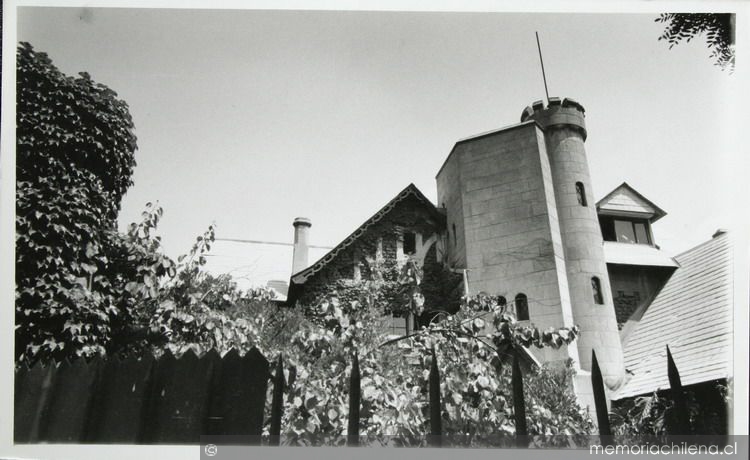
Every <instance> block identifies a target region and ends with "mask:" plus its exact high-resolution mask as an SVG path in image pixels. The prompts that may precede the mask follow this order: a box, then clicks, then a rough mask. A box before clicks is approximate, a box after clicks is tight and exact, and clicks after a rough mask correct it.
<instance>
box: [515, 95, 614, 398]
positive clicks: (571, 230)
mask: <svg viewBox="0 0 750 460" xmlns="http://www.w3.org/2000/svg"><path fill="white" fill-rule="evenodd" d="M527 120H534V121H536V122H537V123H538V124H539V125H540V127H541V128H542V130H544V137H545V143H546V147H547V156H548V158H549V162H550V167H551V168H552V181H553V184H554V189H555V202H556V204H557V215H558V220H559V224H560V232H561V237H562V243H563V250H564V254H565V268H566V272H567V277H568V288H569V290H570V301H571V305H572V309H573V319H574V321H575V323H576V324H577V325H579V326H580V328H581V335H580V337H579V338H578V340H577V345H578V355H579V357H580V359H581V361H580V363H581V367H582V368H583V369H586V370H591V351H592V349H593V350H596V354H597V360H598V361H599V365H600V367H601V369H602V374H603V376H604V378H605V380H606V381H607V384H608V386H610V387H616V386H617V385H618V384H619V380H620V379H621V378H622V376H623V372H624V364H623V357H622V346H621V343H620V336H619V331H618V329H617V319H616V315H615V309H614V304H613V301H612V291H611V289H610V286H609V275H608V274H607V264H606V261H605V258H604V250H603V240H602V234H601V229H600V227H599V219H598V217H597V213H596V206H595V204H594V203H595V200H594V197H593V195H592V187H591V176H590V174H589V166H588V160H587V158H586V150H585V149H584V141H585V140H586V123H585V119H584V109H583V107H582V106H581V105H580V104H579V103H577V102H576V101H574V100H572V99H564V100H562V101H561V100H560V99H558V98H550V100H549V106H548V107H546V108H545V107H544V106H543V103H542V102H541V101H538V102H536V103H535V104H534V105H533V106H532V107H527V108H526V110H524V112H523V114H522V115H521V121H522V122H523V121H527Z"/></svg>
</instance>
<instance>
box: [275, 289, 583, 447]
mask: <svg viewBox="0 0 750 460" xmlns="http://www.w3.org/2000/svg"><path fill="white" fill-rule="evenodd" d="M362 284H363V285H364V286H359V289H360V292H365V293H366V292H367V291H368V285H369V284H370V283H369V282H367V281H365V282H363V283H362ZM369 288H374V289H377V284H375V285H374V286H369ZM314 309H315V310H316V315H315V316H314V318H316V320H314V321H309V322H306V323H304V324H300V328H299V330H298V332H297V333H295V335H294V336H293V339H292V341H291V342H290V344H289V345H288V346H287V347H285V348H283V349H282V350H281V351H282V353H283V356H284V360H285V361H286V362H288V363H290V366H291V369H290V370H289V371H288V372H287V373H285V381H286V387H287V390H288V392H287V396H286V398H287V399H286V404H285V408H286V412H285V413H284V418H283V423H282V426H284V427H286V432H285V433H284V434H285V435H286V439H287V440H288V442H289V443H290V444H321V443H322V444H331V443H333V444H335V443H340V442H343V439H344V438H343V437H342V436H343V435H345V434H346V427H347V419H346V417H347V413H348V412H347V410H348V384H349V374H350V372H351V368H350V365H351V364H350V363H351V357H352V355H353V354H354V353H357V355H358V357H359V363H360V373H361V386H362V405H363V406H362V410H361V414H360V415H361V419H360V423H361V426H360V433H361V434H362V435H365V436H367V437H369V438H370V440H371V441H372V442H379V443H387V444H392V443H396V444H398V445H421V444H422V443H423V442H424V436H423V435H424V433H427V432H428V431H429V414H428V412H427V409H428V406H427V401H428V390H427V388H428V375H429V372H428V371H427V369H429V367H430V362H431V359H432V358H431V354H430V350H432V349H435V351H436V356H437V360H438V367H439V370H440V374H441V394H442V395H443V396H442V397H443V411H442V413H443V428H444V432H445V433H446V434H448V435H451V434H452V435H460V436H461V437H462V439H463V442H464V443H465V444H466V445H470V446H477V445H493V444H496V443H499V442H503V440H502V438H499V437H498V435H502V434H507V435H512V434H514V433H515V428H514V423H513V408H512V399H511V398H512V396H511V394H512V393H511V381H510V379H511V376H510V372H511V371H510V366H509V365H508V361H507V360H508V358H509V357H510V356H511V353H512V352H513V350H515V349H518V348H520V347H523V346H531V345H534V346H536V347H545V346H551V347H556V348H557V347H560V346H563V345H565V344H568V343H570V342H571V341H572V340H574V338H575V337H576V334H577V328H571V329H567V328H563V329H558V330H547V331H540V330H538V329H537V328H535V327H533V326H526V325H522V324H519V323H517V322H516V320H515V318H514V317H513V315H512V314H511V312H510V310H508V306H505V305H499V304H498V303H497V301H496V299H494V298H491V297H486V296H478V297H473V298H464V299H463V301H462V303H461V308H460V310H459V311H458V312H457V313H456V314H455V315H452V316H449V317H448V318H446V319H445V320H444V321H443V322H441V323H432V324H430V325H429V326H427V327H423V328H422V329H421V330H420V331H418V332H416V333H414V334H412V335H410V336H407V337H402V338H398V339H393V338H390V337H388V336H386V334H385V329H384V328H383V327H382V321H383V319H384V318H383V312H384V308H383V306H382V305H378V304H377V297H375V296H370V295H363V296H362V297H361V298H360V299H359V300H355V301H350V302H347V303H342V302H339V301H338V299H336V298H330V299H324V300H322V301H321V302H320V303H318V304H317V305H316V306H315V307H314ZM571 373H572V370H571V368H570V367H568V368H565V369H551V368H546V367H545V368H542V369H539V370H532V371H529V372H528V373H527V375H526V378H525V384H526V386H527V393H528V395H529V397H528V398H527V405H528V407H527V413H528V414H529V418H530V420H531V421H532V423H531V424H530V427H529V429H530V431H531V433H532V434H543V435H552V434H574V433H588V432H590V431H591V429H592V423H591V421H590V419H589V418H588V416H587V414H586V413H585V412H584V411H583V410H582V409H581V408H580V407H578V405H577V403H576V401H575V396H574V395H573V393H572V391H571V389H570V387H569V382H570V380H569V379H570V377H571ZM269 398H270V393H269ZM267 406H268V407H270V401H269V404H268V405H267ZM566 442H567V440H566Z"/></svg>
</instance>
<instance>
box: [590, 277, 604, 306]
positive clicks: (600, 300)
mask: <svg viewBox="0 0 750 460" xmlns="http://www.w3.org/2000/svg"><path fill="white" fill-rule="evenodd" d="M591 289H592V290H593V291H594V303H595V304H598V305H602V304H604V296H603V295H602V283H601V282H599V278H597V277H596V276H594V277H593V278H591Z"/></svg>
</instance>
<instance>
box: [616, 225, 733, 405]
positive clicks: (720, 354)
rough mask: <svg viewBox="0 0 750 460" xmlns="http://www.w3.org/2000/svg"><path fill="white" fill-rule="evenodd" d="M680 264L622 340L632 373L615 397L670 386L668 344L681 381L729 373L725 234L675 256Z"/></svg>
mask: <svg viewBox="0 0 750 460" xmlns="http://www.w3.org/2000/svg"><path fill="white" fill-rule="evenodd" d="M675 260H676V261H677V262H678V263H679V264H680V268H678V269H677V271H675V273H674V274H673V275H672V277H671V278H670V279H669V281H667V283H666V285H665V286H664V288H662V290H661V291H660V292H659V294H658V295H657V296H656V298H655V299H654V301H653V302H652V303H651V305H650V306H649V307H648V310H646V313H645V314H644V316H643V318H642V319H641V320H640V322H639V324H638V325H637V326H636V327H635V330H634V331H633V333H632V334H631V335H630V337H629V339H628V340H627V342H626V343H625V344H624V345H623V352H624V358H625V367H626V368H627V369H628V371H630V372H631V373H632V374H633V376H632V378H631V379H630V380H629V381H628V382H627V383H626V384H625V385H624V386H623V388H622V389H620V390H619V391H618V392H617V395H616V397H615V398H614V399H621V398H627V397H631V396H637V395H642V394H648V393H652V392H654V391H657V390H662V389H667V388H669V379H668V377H667V357H666V346H667V345H669V349H670V351H671V352H672V356H673V357H674V360H675V363H676V364H677V368H678V369H679V371H680V377H681V380H682V384H683V385H693V384H696V383H701V382H707V381H711V380H716V379H722V378H728V377H731V376H732V366H733V364H732V309H733V304H734V301H733V287H732V282H733V281H732V247H731V240H730V236H729V235H728V234H727V233H717V234H716V235H715V236H714V238H713V239H712V240H710V241H708V242H705V243H703V244H701V245H699V246H697V247H695V248H693V249H690V250H689V251H687V252H684V253H682V254H680V255H678V256H676V257H675Z"/></svg>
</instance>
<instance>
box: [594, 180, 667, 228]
mask: <svg viewBox="0 0 750 460" xmlns="http://www.w3.org/2000/svg"><path fill="white" fill-rule="evenodd" d="M596 210H597V212H598V213H599V214H605V215H621V216H633V217H646V218H648V219H649V220H650V221H651V222H656V221H657V220H659V219H661V218H662V217H664V216H666V215H667V213H666V212H665V211H664V210H663V209H661V208H660V207H658V206H656V205H655V204H654V203H653V202H652V201H651V200H649V199H648V198H646V197H645V196H643V195H641V194H640V193H638V191H637V190H636V189H634V188H633V187H631V186H630V185H628V183H627V182H623V183H622V184H620V186H618V187H617V188H615V189H614V190H612V191H611V192H609V193H608V194H607V196H605V197H604V198H602V199H601V200H599V201H598V202H597V203H596Z"/></svg>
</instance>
